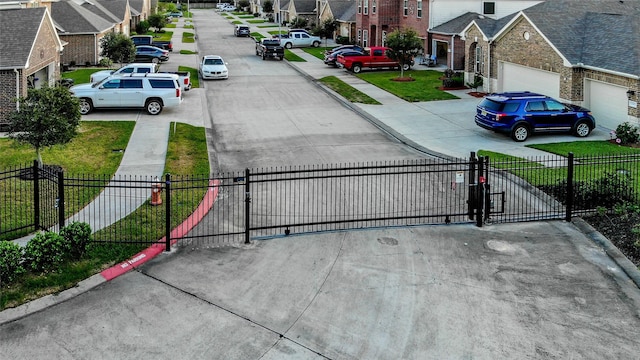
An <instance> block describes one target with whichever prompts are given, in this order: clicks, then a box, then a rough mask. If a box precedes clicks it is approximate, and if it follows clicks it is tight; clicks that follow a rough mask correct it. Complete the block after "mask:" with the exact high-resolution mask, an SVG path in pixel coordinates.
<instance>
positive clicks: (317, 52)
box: [302, 47, 331, 60]
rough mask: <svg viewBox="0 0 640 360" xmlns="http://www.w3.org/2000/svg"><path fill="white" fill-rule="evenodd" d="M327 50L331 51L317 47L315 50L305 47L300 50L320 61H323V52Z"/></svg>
mask: <svg viewBox="0 0 640 360" xmlns="http://www.w3.org/2000/svg"><path fill="white" fill-rule="evenodd" d="M328 49H331V48H328V47H317V48H314V47H306V48H302V50H303V51H304V52H306V53H307V54H311V55H313V56H315V57H317V58H318V59H320V60H324V52H325V51H326V50H328Z"/></svg>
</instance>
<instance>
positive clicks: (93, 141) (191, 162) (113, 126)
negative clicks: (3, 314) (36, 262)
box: [0, 121, 209, 310]
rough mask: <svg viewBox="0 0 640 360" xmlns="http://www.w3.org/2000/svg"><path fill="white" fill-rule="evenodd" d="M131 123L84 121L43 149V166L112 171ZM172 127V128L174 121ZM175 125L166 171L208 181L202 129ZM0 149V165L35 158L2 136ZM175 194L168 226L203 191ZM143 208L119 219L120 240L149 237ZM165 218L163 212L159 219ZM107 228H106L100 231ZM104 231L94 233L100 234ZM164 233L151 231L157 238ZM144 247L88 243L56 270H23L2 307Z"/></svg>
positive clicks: (68, 284) (70, 283)
mask: <svg viewBox="0 0 640 360" xmlns="http://www.w3.org/2000/svg"><path fill="white" fill-rule="evenodd" d="M134 125H135V123H134V122H129V121H114V122H108V121H98V122H91V121H83V122H82V123H81V132H80V134H79V135H78V137H76V138H75V139H74V140H73V141H72V143H71V144H68V145H67V146H64V147H60V148H55V149H52V150H45V151H43V154H42V155H43V161H44V162H45V163H47V164H53V163H55V164H60V165H62V166H63V167H65V170H66V171H68V172H69V173H73V174H95V175H98V174H108V173H111V174H113V173H114V172H115V170H116V169H117V167H118V164H119V162H120V160H121V158H122V155H123V153H122V152H114V151H113V149H115V148H121V149H123V148H126V145H127V142H128V139H129V137H130V135H131V132H132V131H133V127H134ZM171 129H172V130H173V129H174V127H173V125H172V126H171ZM175 129H176V131H175V132H174V131H171V132H170V135H169V144H168V151H167V157H166V164H165V169H164V172H165V173H170V174H178V175H180V174H185V175H197V174H200V175H203V176H202V179H203V180H201V182H203V183H206V182H207V178H208V174H209V159H208V152H207V145H206V137H205V130H204V128H201V127H193V126H191V125H187V124H182V123H180V124H177V126H176V127H175ZM16 148H17V149H16ZM8 151H13V153H12V155H11V156H10V157H6V156H4V155H5V154H6V153H8ZM0 152H2V153H3V156H2V157H1V158H0V168H3V167H4V166H7V164H24V163H29V162H31V161H32V160H33V159H34V157H35V153H34V151H33V150H30V149H28V148H21V146H15V145H14V144H13V141H11V140H9V139H0ZM114 159H116V160H115V161H114ZM200 185H202V184H200ZM205 189H206V188H205ZM98 190H99V189H98ZM0 191H1V190H0ZM74 191H78V190H74ZM179 193H182V194H175V196H176V197H174V199H175V202H174V201H172V203H175V204H176V205H175V206H177V207H178V208H179V211H176V212H175V214H176V217H175V218H172V219H170V221H171V224H172V226H175V225H176V224H178V223H180V222H182V221H183V220H184V219H183V217H184V216H185V215H187V216H188V215H190V214H191V212H192V211H193V210H192V209H194V208H195V207H196V206H197V204H198V203H199V201H200V199H201V198H202V195H203V193H204V191H203V188H200V189H193V190H187V191H180V192H179ZM0 195H2V196H5V195H4V194H0ZM5 198H6V197H5ZM146 206H147V205H144V206H142V207H141V209H138V210H136V211H135V212H134V213H132V214H131V215H129V216H128V217H127V218H125V219H123V220H122V221H121V223H120V224H119V228H120V229H127V230H126V231H128V233H127V234H121V238H122V239H136V238H137V237H139V236H147V235H149V234H146V233H145V234H141V233H139V231H140V228H141V227H140V226H138V224H142V223H144V221H145V216H146V214H145V213H148V211H145V210H144V209H142V208H144V207H146ZM175 206H174V207H175ZM158 210H159V211H164V210H160V209H158ZM163 216H164V215H162V214H161V216H160V218H163ZM109 230H110V229H109V228H107V229H105V230H102V231H109ZM102 231H99V232H97V233H96V234H94V236H96V237H98V238H99V237H100V233H101V232H102ZM152 235H153V234H152ZM162 235H163V234H161V233H158V234H155V236H157V237H156V238H160V237H161V236H162ZM144 247H146V245H141V244H137V245H136V244H133V245H132V244H126V243H123V244H118V245H115V244H97V243H94V244H92V245H90V246H89V248H88V250H87V254H86V255H85V256H84V258H82V259H81V260H80V261H74V262H67V263H65V264H64V265H63V266H62V267H61V268H60V269H58V271H54V272H50V273H45V274H34V273H27V274H24V275H22V276H21V277H20V278H19V279H18V280H17V281H15V282H13V283H11V284H7V283H3V291H2V292H0V310H3V309H5V308H8V307H15V306H18V305H20V304H23V303H26V302H28V301H30V300H33V299H36V298H39V297H42V296H44V295H47V294H54V293H58V292H60V291H63V290H65V289H69V288H72V287H74V286H76V284H77V283H78V282H79V281H81V280H84V279H86V278H88V277H90V276H91V275H94V274H96V273H99V272H100V271H101V270H102V269H105V268H107V267H109V266H112V265H115V264H117V263H120V262H122V261H124V260H126V259H128V258H130V257H131V256H133V255H134V254H136V253H137V252H139V251H140V250H141V249H143V248H144Z"/></svg>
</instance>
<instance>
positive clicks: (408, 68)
mask: <svg viewBox="0 0 640 360" xmlns="http://www.w3.org/2000/svg"><path fill="white" fill-rule="evenodd" d="M410 69H411V65H409V64H402V70H404V71H408V70H410Z"/></svg>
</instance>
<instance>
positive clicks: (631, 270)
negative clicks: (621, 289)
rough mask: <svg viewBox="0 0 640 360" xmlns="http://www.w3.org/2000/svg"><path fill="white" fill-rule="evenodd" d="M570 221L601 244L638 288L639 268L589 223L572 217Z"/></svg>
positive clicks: (639, 280)
mask: <svg viewBox="0 0 640 360" xmlns="http://www.w3.org/2000/svg"><path fill="white" fill-rule="evenodd" d="M571 223H572V224H574V225H575V226H576V227H577V228H578V230H580V232H582V233H583V234H585V235H586V236H587V237H588V238H589V239H591V240H593V242H594V243H596V244H598V245H600V246H602V248H603V249H604V251H605V253H607V255H608V256H609V257H610V258H611V259H612V260H613V261H614V262H615V263H616V264H617V265H618V266H620V268H622V270H623V271H624V272H625V273H626V274H627V276H629V278H631V280H632V281H633V282H634V283H635V284H636V286H637V287H638V288H640V270H638V268H637V267H636V266H635V265H634V264H633V263H632V262H631V261H630V260H629V259H627V257H626V256H624V254H622V252H620V250H618V248H617V247H616V246H615V245H613V243H612V242H611V241H610V240H609V239H608V238H606V237H605V236H604V235H602V234H601V233H599V232H598V231H597V230H596V229H594V228H593V227H592V226H591V225H589V224H588V223H587V222H586V221H584V220H583V219H582V218H578V217H576V218H573V219H571Z"/></svg>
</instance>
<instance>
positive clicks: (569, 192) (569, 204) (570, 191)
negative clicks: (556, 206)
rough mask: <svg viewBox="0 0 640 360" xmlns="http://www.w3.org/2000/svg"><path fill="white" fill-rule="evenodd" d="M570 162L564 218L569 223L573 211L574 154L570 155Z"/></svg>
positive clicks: (568, 165)
mask: <svg viewBox="0 0 640 360" xmlns="http://www.w3.org/2000/svg"><path fill="white" fill-rule="evenodd" d="M567 161H568V162H569V163H568V164H567V204H566V209H565V211H566V213H565V216H564V220H565V221H567V222H569V221H571V215H572V210H573V153H572V152H570V153H569V158H568V159H567Z"/></svg>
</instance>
